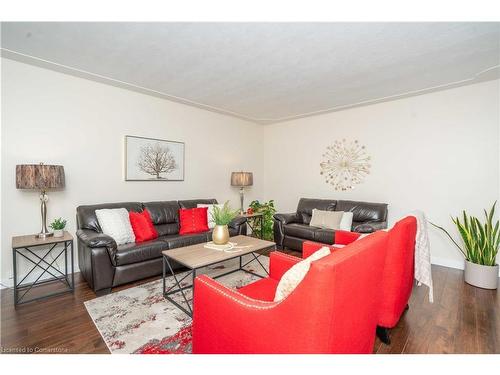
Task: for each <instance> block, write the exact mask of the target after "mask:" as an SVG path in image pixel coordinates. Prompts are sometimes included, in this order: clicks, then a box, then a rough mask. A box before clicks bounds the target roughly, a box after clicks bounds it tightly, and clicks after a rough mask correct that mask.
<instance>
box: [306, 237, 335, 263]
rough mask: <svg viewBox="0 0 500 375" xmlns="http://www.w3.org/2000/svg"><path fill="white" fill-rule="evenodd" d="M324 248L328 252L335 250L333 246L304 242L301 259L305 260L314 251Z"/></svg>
mask: <svg viewBox="0 0 500 375" xmlns="http://www.w3.org/2000/svg"><path fill="white" fill-rule="evenodd" d="M325 246H326V247H328V248H329V249H330V251H333V250H336V248H335V246H332V245H327V244H324V243H320V242H313V241H304V242H303V243H302V258H303V259H305V258H307V257H309V256H311V255H313V254H314V253H315V252H316V251H318V250H319V249H321V248H322V247H325Z"/></svg>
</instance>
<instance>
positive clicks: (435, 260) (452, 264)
mask: <svg viewBox="0 0 500 375" xmlns="http://www.w3.org/2000/svg"><path fill="white" fill-rule="evenodd" d="M497 259H498V258H497ZM431 263H432V264H435V265H437V266H443V267H448V268H456V269H457V270H463V269H464V261H463V260H455V259H445V258H439V257H433V256H431ZM498 276H499V277H500V269H499V270H498Z"/></svg>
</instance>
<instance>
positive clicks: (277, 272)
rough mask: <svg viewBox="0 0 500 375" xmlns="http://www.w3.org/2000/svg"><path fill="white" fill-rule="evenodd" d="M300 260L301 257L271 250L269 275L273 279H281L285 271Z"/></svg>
mask: <svg viewBox="0 0 500 375" xmlns="http://www.w3.org/2000/svg"><path fill="white" fill-rule="evenodd" d="M301 260H302V259H301V258H298V257H294V256H292V255H288V254H285V253H281V252H279V251H273V252H272V253H271V254H269V277H270V278H272V279H274V280H278V281H279V280H281V278H282V277H283V275H284V274H285V272H286V271H288V270H289V269H290V268H291V267H292V266H294V265H295V264H297V263H298V262H300V261H301Z"/></svg>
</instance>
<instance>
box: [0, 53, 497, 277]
mask: <svg viewBox="0 0 500 375" xmlns="http://www.w3.org/2000/svg"><path fill="white" fill-rule="evenodd" d="M2 91H3V92H2V141H1V147H2V160H1V166H2V171H1V179H2V182H1V198H2V207H1V229H2V241H1V262H2V267H1V272H2V275H1V276H2V282H3V283H4V284H8V285H10V283H11V280H9V277H10V276H11V274H12V257H11V248H10V245H11V244H10V238H11V236H13V235H18V234H25V233H36V232H38V231H39V229H40V228H39V225H40V224H39V200H38V194H37V193H36V192H28V191H20V190H16V189H15V165H16V164H22V163H34V162H39V161H43V162H45V163H58V164H62V165H64V167H65V171H66V189H65V190H64V191H61V192H53V193H50V201H49V212H48V216H49V219H53V218H54V217H59V216H62V217H65V218H67V219H68V220H69V228H68V229H69V230H70V231H71V232H73V233H74V231H75V207H76V206H78V205H80V204H92V203H102V202H116V201H128V200H135V201H146V200H168V199H184V198H203V197H215V198H217V199H219V200H220V201H223V200H226V199H230V200H231V203H232V204H233V205H234V206H238V204H239V202H238V191H237V189H233V188H231V187H230V186H229V174H230V172H231V171H233V170H240V169H243V170H250V171H253V172H254V176H255V177H254V182H255V186H254V187H253V188H251V189H250V190H249V191H248V192H247V195H246V202H247V203H249V202H250V200H252V199H275V201H276V204H277V207H278V210H279V211H280V212H291V211H294V210H295V208H296V205H297V202H298V199H299V198H300V197H315V198H334V199H353V200H366V201H373V202H387V203H389V204H390V206H389V220H390V222H391V223H392V222H393V221H394V220H396V219H397V218H398V217H400V216H401V215H403V214H404V213H406V212H408V211H409V210H412V209H422V210H424V211H425V212H426V214H427V215H428V217H429V219H430V220H432V221H434V222H436V223H439V224H442V225H444V226H445V227H446V228H447V229H449V230H450V231H452V232H454V228H453V226H452V224H451V223H450V219H449V215H450V214H454V215H456V214H459V212H460V210H462V209H466V210H467V211H468V212H470V213H472V214H477V215H480V214H481V210H482V208H485V207H489V206H490V205H491V204H492V202H493V201H494V200H496V199H498V198H499V180H500V163H499V161H500V152H499V140H500V132H499V104H500V97H499V82H498V81H491V82H485V83H480V84H476V85H471V86H465V87H461V88H457V89H452V90H447V91H441V92H437V93H432V94H427V95H421V96H416V97H412V98H407V99H401V100H397V101H392V102H387V103H381V104H376V105H372V106H366V107H359V108H354V109H350V110H345V111H340V112H335V113H331V114H325V115H321V116H315V117H310V118H305V119H299V120H295V121H289V122H286V123H281V124H275V125H266V126H260V125H255V124H252V123H249V122H245V121H242V120H238V119H235V118H232V117H227V116H223V115H219V114H215V113H211V112H208V111H204V110H200V109H196V108H193V107H189V106H185V105H182V104H177V103H173V102H169V101H166V100H162V99H158V98H154V97H150V96H147V95H143V94H139V93H135V92H131V91H127V90H123V89H119V88H115V87H112V86H107V85H103V84H99V83H95V82H93V81H88V80H84V79H80V78H75V77H72V76H68V75H64V74H61V73H56V72H53V71H50V70H46V69H41V68H37V67H34V66H31V65H26V64H22V63H19V62H15V61H12V60H8V59H2ZM125 134H130V135H141V136H146V137H148V136H149V137H155V138H164V139H170V140H178V141H184V142H185V143H186V175H185V181H184V182H125V181H124V180H123V138H124V135H125ZM342 138H346V139H358V140H359V141H360V142H361V143H362V144H365V145H366V146H367V150H368V152H369V154H370V155H371V156H372V158H373V163H372V164H373V166H372V171H371V174H370V176H369V177H368V178H367V179H366V180H365V182H364V183H362V184H361V185H359V186H357V187H356V188H355V189H354V190H353V191H349V192H336V191H334V190H333V189H332V188H330V187H329V185H327V184H326V183H325V182H324V180H323V178H322V176H320V174H319V163H320V161H321V158H322V154H323V152H324V150H325V147H326V146H328V145H330V144H331V143H332V142H333V141H334V140H336V139H342ZM263 139H264V140H263ZM431 242H432V244H431V245H432V255H433V261H434V262H435V263H438V264H445V265H448V266H454V267H461V266H462V264H463V262H462V259H461V257H460V255H459V254H458V253H457V251H456V250H455V249H454V248H453V247H452V246H451V245H450V243H449V241H448V240H447V239H446V238H445V237H444V236H443V235H442V234H441V233H438V232H436V231H435V230H431Z"/></svg>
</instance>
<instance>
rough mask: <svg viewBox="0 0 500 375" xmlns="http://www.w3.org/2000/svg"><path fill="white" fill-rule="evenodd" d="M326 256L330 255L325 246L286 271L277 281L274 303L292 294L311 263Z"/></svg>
mask: <svg viewBox="0 0 500 375" xmlns="http://www.w3.org/2000/svg"><path fill="white" fill-rule="evenodd" d="M327 255H330V249H329V248H328V247H326V246H325V247H322V248H321V249H319V250H318V251H315V252H314V253H313V254H312V255H310V256H308V257H307V258H306V259H303V260H301V261H300V262H298V263H296V264H294V265H293V266H292V267H291V268H290V269H289V270H288V271H286V272H285V274H284V275H283V277H282V278H281V280H280V281H279V283H278V286H277V288H276V295H275V296H274V301H280V300H282V299H284V298H286V297H288V295H289V294H290V293H292V292H293V290H294V289H295V288H296V287H297V285H299V284H300V282H301V281H302V280H303V279H304V277H305V276H306V274H307V272H308V271H309V267H310V266H311V262H314V261H315V260H318V259H321V258H323V257H326V256H327Z"/></svg>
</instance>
